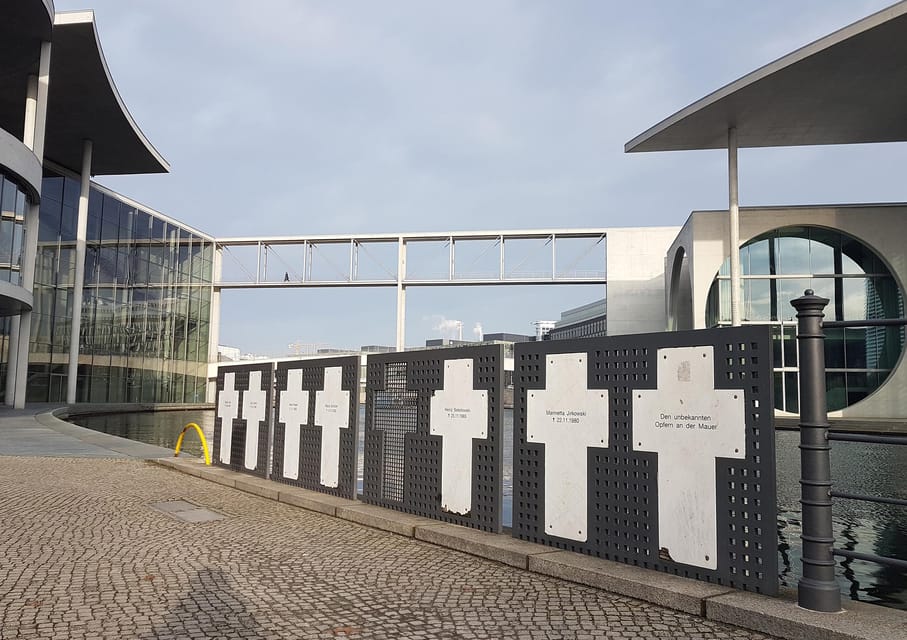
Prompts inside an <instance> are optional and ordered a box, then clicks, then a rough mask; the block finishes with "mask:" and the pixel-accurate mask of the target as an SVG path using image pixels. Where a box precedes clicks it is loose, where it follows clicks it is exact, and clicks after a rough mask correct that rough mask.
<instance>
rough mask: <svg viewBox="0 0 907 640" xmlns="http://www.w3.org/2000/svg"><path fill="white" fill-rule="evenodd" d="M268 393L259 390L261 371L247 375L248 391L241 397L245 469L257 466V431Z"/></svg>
mask: <svg viewBox="0 0 907 640" xmlns="http://www.w3.org/2000/svg"><path fill="white" fill-rule="evenodd" d="M267 400H268V393H267V391H262V389H261V371H251V372H250V373H249V390H248V391H245V392H243V395H242V417H243V420H245V421H246V459H245V461H244V462H245V466H246V469H254V468H255V467H257V466H258V429H259V423H261V422H264V420H265V416H266V415H267V411H268V402H267Z"/></svg>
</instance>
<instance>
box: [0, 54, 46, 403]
mask: <svg viewBox="0 0 907 640" xmlns="http://www.w3.org/2000/svg"><path fill="white" fill-rule="evenodd" d="M50 53H51V45H50V43H49V42H42V43H41V59H40V62H39V63H38V75H37V77H35V76H32V77H29V79H28V88H27V92H26V99H25V126H24V128H23V135H22V142H23V144H25V146H27V147H28V148H29V149H31V150H32V152H33V153H34V154H35V157H37V158H38V162H41V163H42V164H43V162H44V137H45V130H46V121H47V95H48V88H49V85H50ZM39 213H40V206H39V205H38V204H35V203H30V204H29V206H28V212H27V213H26V217H25V239H24V243H23V247H22V270H21V274H20V275H21V277H22V280H21V283H22V288H23V289H25V290H26V291H33V290H34V285H35V261H36V260H37V257H38V215H39ZM31 314H32V312H31V310H28V311H23V312H22V313H21V314H20V315H19V316H18V317H16V318H13V321H12V322H11V327H10V340H9V356H8V359H9V361H8V363H7V369H6V371H7V374H6V396H5V398H6V404H12V405H13V406H14V407H15V408H16V409H22V408H24V407H25V389H26V382H27V380H28V346H29V342H30V340H31Z"/></svg>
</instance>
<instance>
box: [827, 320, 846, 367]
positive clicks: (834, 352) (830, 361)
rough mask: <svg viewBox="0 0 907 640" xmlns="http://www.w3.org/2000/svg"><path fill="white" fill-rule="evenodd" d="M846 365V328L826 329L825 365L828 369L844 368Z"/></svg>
mask: <svg viewBox="0 0 907 640" xmlns="http://www.w3.org/2000/svg"><path fill="white" fill-rule="evenodd" d="M846 365H847V360H846V358H845V342H844V329H826V330H825V367H826V368H827V369H843V368H844V367H845V366H846Z"/></svg>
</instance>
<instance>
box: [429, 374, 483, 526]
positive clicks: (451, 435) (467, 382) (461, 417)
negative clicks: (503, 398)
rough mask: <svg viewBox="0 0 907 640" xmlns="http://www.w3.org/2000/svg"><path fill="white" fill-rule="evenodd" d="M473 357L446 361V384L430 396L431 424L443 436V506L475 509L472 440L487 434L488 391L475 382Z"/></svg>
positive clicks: (457, 510)
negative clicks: (476, 386) (473, 383)
mask: <svg viewBox="0 0 907 640" xmlns="http://www.w3.org/2000/svg"><path fill="white" fill-rule="evenodd" d="M472 381H473V373H472V359H470V358H466V359H461V360H447V361H445V362H444V388H443V389H442V390H440V391H435V392H434V395H433V396H432V398H431V405H430V413H429V425H430V432H431V434H432V435H435V436H441V438H442V439H441V508H442V509H444V510H445V511H450V512H452V513H459V514H467V513H469V512H470V511H471V510H472V471H473V462H472V441H473V438H487V437H488V431H487V430H488V392H487V391H481V390H478V391H477V390H475V389H473V386H472Z"/></svg>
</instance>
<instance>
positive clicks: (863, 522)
mask: <svg viewBox="0 0 907 640" xmlns="http://www.w3.org/2000/svg"><path fill="white" fill-rule="evenodd" d="M364 415H365V412H364V408H363V409H362V410H361V411H360V415H359V421H360V425H359V435H360V442H359V446H360V451H359V481H360V487H361V481H362V444H363V440H364V428H363V422H364ZM74 421H75V422H77V423H78V424H80V425H82V426H84V427H88V428H91V429H94V430H97V431H103V432H104V433H110V434H113V435H118V436H122V437H124V438H129V439H131V440H139V441H141V442H147V443H149V444H156V445H159V446H162V447H168V448H171V449H172V448H173V447H174V446H175V444H176V439H177V437H178V436H179V432H180V430H181V429H182V428H183V427H184V426H185V425H186V424H187V423H188V422H195V423H197V424H198V425H199V426H201V427H202V429H203V431H204V432H205V435H206V436H207V438H208V442H209V445H211V444H213V442H214V437H213V434H214V412H213V411H210V410H209V411H205V410H198V411H167V412H157V413H130V414H114V415H102V416H85V417H80V418H77V419H75V420H74ZM775 440H776V446H775V451H776V459H777V474H778V476H777V481H778V566H779V576H778V578H779V580H780V582H781V584H782V585H786V586H790V587H794V588H795V587H796V585H797V580H798V579H799V577H800V576H799V572H800V567H801V564H800V551H801V549H800V526H801V525H800V503H799V499H800V484H799V478H800V450H799V449H798V448H797V444H798V442H799V434H798V433H797V432H796V431H777V432H776V437H775ZM182 450H183V451H184V452H185V453H186V454H189V455H195V456H201V455H202V449H201V444H200V442H199V439H198V436H197V435H196V434H195V432H194V431H190V432H187V434H186V437H185V439H184V441H183V448H182ZM831 466H832V474H833V477H834V481H835V488H836V489H838V490H841V491H846V492H849V493H860V494H868V495H876V496H882V497H893V498H902V499H907V446H895V445H872V444H862V443H852V442H835V443H834V444H833V448H832V453H831ZM512 505H513V412H512V411H510V410H507V411H505V415H504V505H503V507H504V512H503V519H504V524H505V526H507V527H509V526H510V523H511V522H512V518H513V511H512ZM834 529H835V538H836V540H837V542H836V546H838V547H840V548H843V549H849V550H852V551H858V552H863V553H876V554H879V555H884V556H892V557H896V558H900V559H903V560H907V508H905V507H898V506H894V505H883V504H872V503H866V502H856V501H853V500H840V499H838V500H836V501H835V507H834ZM837 574H838V581H839V583H840V585H841V592H842V593H843V594H844V595H845V597H850V598H852V599H854V600H862V601H867V602H875V603H878V604H882V605H885V606H889V607H894V608H897V609H903V610H907V573H905V572H904V571H901V570H898V569H891V568H886V567H881V566H879V565H876V564H874V563H869V562H864V561H860V560H853V561H851V560H840V561H839V562H838V571H837Z"/></svg>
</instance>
